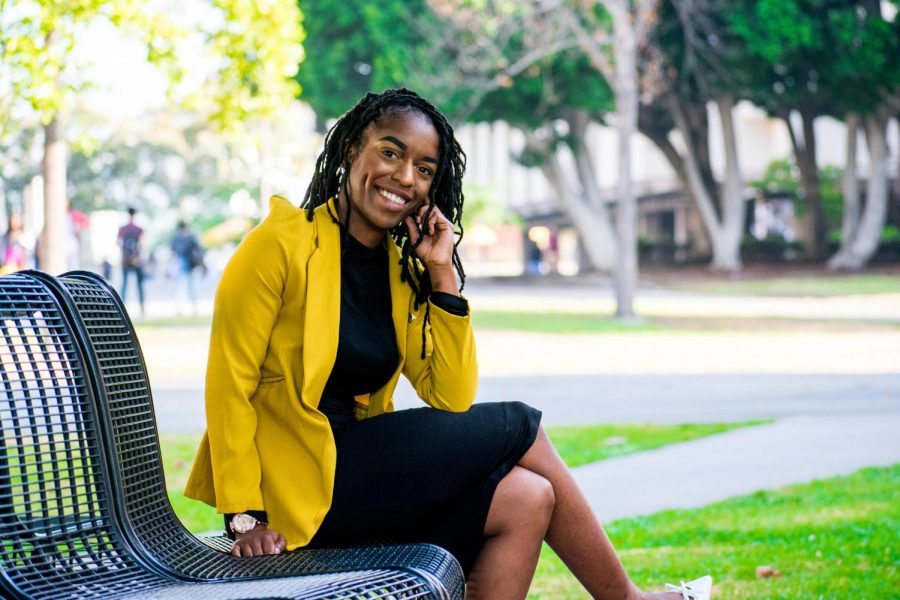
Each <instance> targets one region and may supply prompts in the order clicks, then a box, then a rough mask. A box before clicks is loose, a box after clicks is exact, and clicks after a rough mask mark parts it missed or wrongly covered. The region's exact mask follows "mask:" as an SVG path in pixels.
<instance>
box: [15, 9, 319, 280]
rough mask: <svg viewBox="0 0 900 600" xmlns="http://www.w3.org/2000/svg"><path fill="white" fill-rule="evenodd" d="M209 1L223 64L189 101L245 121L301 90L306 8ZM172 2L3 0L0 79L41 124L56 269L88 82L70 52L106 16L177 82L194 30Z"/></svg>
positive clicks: (225, 118)
mask: <svg viewBox="0 0 900 600" xmlns="http://www.w3.org/2000/svg"><path fill="white" fill-rule="evenodd" d="M212 4H213V6H212V10H213V12H214V13H215V14H214V15H213V17H212V18H211V19H210V22H215V23H218V24H219V27H218V28H215V29H212V30H209V31H205V33H206V34H207V37H208V41H209V42H210V43H209V46H208V47H209V48H211V53H212V55H213V57H214V58H215V59H216V60H215V64H216V65H217V67H216V69H215V73H214V75H213V76H211V77H209V78H207V79H206V80H205V82H206V84H207V85H204V87H203V91H202V92H200V93H198V94H191V95H189V101H190V102H192V103H193V104H194V105H195V106H198V107H203V106H204V103H203V102H201V100H202V99H204V98H206V99H208V100H211V102H210V103H207V104H205V106H206V107H210V105H211V111H210V114H209V116H210V118H211V119H212V120H213V121H214V122H215V123H217V124H218V125H220V126H221V127H223V128H232V129H238V128H239V123H241V122H242V121H244V120H246V119H248V118H250V117H252V116H256V115H260V114H267V113H268V112H269V111H271V110H273V108H274V107H277V106H278V105H279V103H283V102H286V101H288V100H289V99H290V98H293V97H294V96H295V95H296V88H295V87H293V84H292V83H290V78H291V76H292V75H293V73H294V71H295V70H296V66H297V63H298V62H299V60H300V58H301V56H302V55H301V53H300V52H301V51H300V49H299V44H300V41H301V38H302V31H301V29H300V25H299V23H300V13H299V10H298V9H297V7H296V5H295V4H294V3H293V2H290V1H289V0H270V1H268V2H258V3H253V2H245V1H241V0H214V2H213V3H212ZM166 9H167V7H165V6H161V5H156V4H153V5H149V4H147V3H144V2H139V1H138V0H58V1H55V2H50V3H47V2H40V1H38V0H23V1H21V2H16V3H15V4H14V5H11V4H10V3H9V1H8V0H0V15H2V16H0V56H2V64H3V71H2V72H3V73H4V74H5V76H6V77H8V78H9V79H8V83H7V85H0V87H8V88H10V89H11V90H12V91H13V93H14V94H15V95H17V96H18V97H19V98H21V99H22V100H23V101H24V102H25V103H27V105H28V106H30V107H31V109H32V110H33V112H34V113H35V114H36V115H37V116H38V117H39V118H40V121H41V123H42V125H43V131H44V158H43V161H42V172H43V176H44V220H45V226H44V231H43V232H42V233H41V240H42V248H41V261H42V268H44V269H45V270H47V271H49V272H59V271H61V270H63V269H64V268H65V251H64V247H63V244H62V240H64V239H65V236H64V228H65V218H66V209H67V199H66V154H67V140H66V135H65V119H66V116H67V112H68V110H69V109H70V107H71V105H72V100H73V98H74V97H75V96H76V95H77V94H78V93H79V92H80V91H81V90H83V89H84V88H85V87H87V86H88V85H89V84H90V82H87V81H82V80H80V79H79V75H78V69H77V65H74V64H73V63H72V60H71V58H70V56H71V54H70V51H71V49H72V48H73V47H74V46H75V44H77V43H78V42H79V39H80V37H79V36H80V34H79V32H81V31H83V30H84V28H85V27H87V26H88V25H90V24H92V23H96V22H98V21H107V22H109V23H111V24H112V25H114V26H115V27H117V28H119V29H120V30H122V31H124V32H127V33H128V34H130V35H135V36H137V37H138V38H139V39H141V40H142V41H143V42H144V43H145V45H146V47H147V57H148V60H149V61H151V62H153V63H155V64H158V65H160V66H161V67H162V68H164V69H165V71H166V73H167V74H168V76H169V80H170V82H171V83H172V86H173V89H174V88H176V87H177V86H178V84H179V83H180V81H181V75H182V74H183V70H182V68H181V66H180V64H179V61H178V60H177V58H176V56H177V53H178V52H177V49H178V43H179V41H181V40H182V39H183V38H184V37H185V36H186V34H187V31H186V30H185V29H183V28H182V27H181V26H180V25H179V24H177V22H176V19H175V18H172V16H170V15H169V14H168V12H167V10H166ZM286 71H289V72H286ZM283 81H287V82H288V83H284V84H282V82H283ZM0 117H2V115H0Z"/></svg>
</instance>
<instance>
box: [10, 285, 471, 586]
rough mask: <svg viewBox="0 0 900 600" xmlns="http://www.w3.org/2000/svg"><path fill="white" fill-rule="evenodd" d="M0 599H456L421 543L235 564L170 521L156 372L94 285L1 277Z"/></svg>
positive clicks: (457, 580)
mask: <svg viewBox="0 0 900 600" xmlns="http://www.w3.org/2000/svg"><path fill="white" fill-rule="evenodd" d="M0 363H2V364H0V367H2V369H0V423H2V427H3V446H2V447H0V566H2V570H3V572H2V578H0V587H2V591H3V592H4V594H5V595H6V596H11V597H14V598H54V599H56V598H113V597H117V598H129V599H130V598H190V600H199V599H200V598H217V599H219V598H462V597H463V591H464V581H463V576H462V572H461V570H460V568H459V565H458V564H457V563H456V561H455V560H454V559H453V557H452V556H451V555H450V554H449V553H447V552H446V551H444V550H443V549H441V548H438V547H436V546H432V545H428V544H411V545H394V546H369V547H361V548H344V549H331V550H298V551H294V552H289V553H285V554H282V555H279V556H268V557H258V558H236V557H233V556H231V555H229V554H228V551H229V550H230V541H228V540H227V539H226V538H224V537H218V538H209V539H201V538H197V537H195V536H193V535H192V534H191V533H189V532H188V531H187V530H186V529H184V527H183V526H182V525H181V523H180V521H178V519H177V517H176V516H175V514H174V512H173V510H172V507H171V504H170V503H169V500H168V496H167V495H166V490H165V483H164V479H163V472H162V462H161V460H160V448H159V441H158V436H157V430H156V420H155V416H154V412H153V402H152V398H151V394H150V387H149V384H148V379H147V373H146V369H145V366H144V361H143V357H142V354H141V351H140V346H139V344H138V341H137V338H136V337H135V334H134V329H133V327H132V325H131V322H130V320H129V318H128V316H127V314H126V312H125V310H124V307H123V305H122V302H121V300H120V299H119V297H118V295H117V294H116V293H115V291H114V290H113V289H112V288H111V287H110V286H109V285H108V284H107V283H106V281H105V280H103V279H102V278H100V277H99V276H97V275H95V274H93V273H87V272H73V273H68V274H66V275H63V276H61V277H59V278H55V277H51V276H49V275H46V274H44V273H40V272H33V271H32V272H25V273H21V274H16V275H9V276H5V277H0Z"/></svg>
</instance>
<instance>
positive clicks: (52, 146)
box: [40, 114, 68, 275]
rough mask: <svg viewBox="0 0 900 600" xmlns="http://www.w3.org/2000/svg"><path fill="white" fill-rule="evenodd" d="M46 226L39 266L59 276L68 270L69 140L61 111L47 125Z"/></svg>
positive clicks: (45, 133) (44, 174) (43, 165)
mask: <svg viewBox="0 0 900 600" xmlns="http://www.w3.org/2000/svg"><path fill="white" fill-rule="evenodd" d="M42 170H43V177H44V229H43V231H42V232H41V245H40V267H41V270H43V271H46V272H47V273H52V274H54V275H58V274H60V273H62V272H63V271H65V270H66V268H67V266H68V265H67V264H66V239H67V235H66V218H67V210H68V200H67V198H66V142H65V137H64V135H63V126H62V123H61V118H60V115H59V114H56V115H55V116H54V117H53V119H52V120H51V121H50V122H49V123H47V124H46V125H45V126H44V160H43V163H42Z"/></svg>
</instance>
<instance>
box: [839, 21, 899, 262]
mask: <svg viewBox="0 0 900 600" xmlns="http://www.w3.org/2000/svg"><path fill="white" fill-rule="evenodd" d="M841 16H842V17H843V20H844V21H845V22H844V23H843V24H842V25H841V30H842V31H843V32H845V34H847V35H848V36H849V38H845V40H847V41H849V42H850V43H849V44H846V48H844V49H843V52H842V59H841V60H840V61H839V63H838V65H837V66H838V67H843V68H845V69H847V71H846V72H844V73H841V80H842V82H843V86H842V87H845V89H844V91H843V92H842V93H841V94H840V98H839V103H840V106H841V107H842V108H843V109H844V111H845V113H846V117H845V124H846V126H847V165H846V167H845V169H844V176H843V178H842V191H843V194H844V211H843V215H842V219H841V245H840V248H839V249H838V251H837V253H835V255H834V256H832V257H831V259H830V260H829V261H828V266H829V268H832V269H859V268H861V267H863V266H864V265H865V264H866V263H867V262H868V261H869V260H870V259H871V258H872V256H873V255H874V254H875V251H876V250H877V249H878V243H879V241H880V238H881V232H882V230H883V229H884V224H885V220H886V218H887V211H888V195H889V190H888V174H887V173H888V168H887V157H888V149H887V125H888V122H889V120H890V118H891V115H892V113H893V114H897V113H900V66H898V65H897V63H896V61H894V60H892V59H891V58H890V57H893V56H896V55H897V54H898V53H900V20H897V19H895V21H894V22H893V23H889V22H888V21H886V20H885V19H883V18H882V16H881V12H880V10H879V7H878V6H877V5H876V4H873V3H867V6H866V7H865V8H864V10H861V11H859V10H858V11H856V12H855V14H853V15H848V14H843V15H841ZM854 67H855V68H854ZM860 130H862V131H864V133H865V139H866V143H867V147H868V148H867V149H868V155H869V173H868V181H867V185H866V198H865V202H864V203H863V204H862V206H860V198H859V183H858V180H857V177H858V176H857V141H858V139H859V133H860Z"/></svg>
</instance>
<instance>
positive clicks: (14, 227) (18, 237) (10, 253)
mask: <svg viewBox="0 0 900 600" xmlns="http://www.w3.org/2000/svg"><path fill="white" fill-rule="evenodd" d="M24 231H25V228H24V227H23V226H22V218H21V217H20V216H19V215H12V216H11V217H10V218H9V227H8V228H7V230H6V234H5V235H4V236H3V255H2V256H3V264H2V265H0V275H6V274H7V273H15V272H16V271H21V270H22V269H24V268H25V267H26V266H27V265H26V263H27V261H28V253H27V252H26V250H25V245H24V244H22V235H23V234H24Z"/></svg>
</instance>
